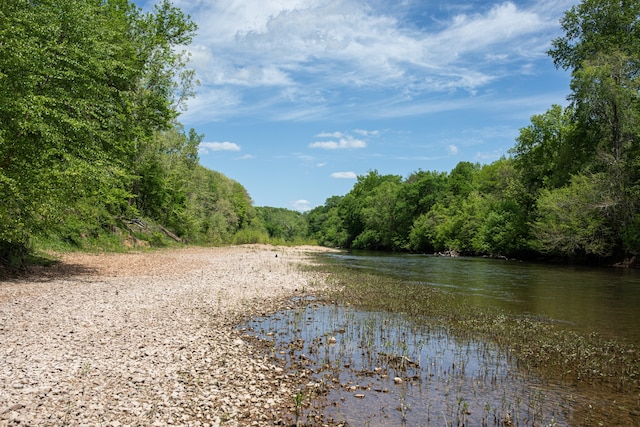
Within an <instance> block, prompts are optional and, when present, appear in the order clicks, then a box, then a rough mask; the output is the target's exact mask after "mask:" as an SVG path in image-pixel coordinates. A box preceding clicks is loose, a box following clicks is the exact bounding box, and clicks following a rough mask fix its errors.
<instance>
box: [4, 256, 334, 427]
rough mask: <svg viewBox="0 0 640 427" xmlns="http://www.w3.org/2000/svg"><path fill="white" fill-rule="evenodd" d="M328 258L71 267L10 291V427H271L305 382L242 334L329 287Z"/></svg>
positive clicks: (14, 284) (73, 261)
mask: <svg viewBox="0 0 640 427" xmlns="http://www.w3.org/2000/svg"><path fill="white" fill-rule="evenodd" d="M318 251H331V249H327V248H322V247H311V246H304V247H276V246H269V245H242V246H230V247H220V248H202V247H188V248H181V249H171V250H159V251H153V252H145V253H130V254H95V255H94V254H83V253H80V254H74V253H71V254H65V255H63V256H62V259H61V263H59V264H58V265H56V266H53V267H41V268H38V271H32V272H31V273H30V274H29V275H28V277H26V278H19V279H12V280H5V281H0V342H2V343H3V344H2V346H0V426H13V425H51V426H57V425H105V426H124V425H156V426H159V425H189V426H217V425H220V424H221V423H222V424H224V425H273V424H276V423H282V422H283V421H284V420H286V419H288V417H289V416H290V414H289V407H290V405H291V403H292V399H293V396H294V395H295V393H296V386H297V385H298V384H299V382H300V379H297V378H296V377H295V375H291V374H289V373H287V372H286V370H284V369H283V368H282V366H279V365H278V364H279V362H278V360H277V359H276V358H275V357H273V355H269V354H268V353H267V352H266V351H265V350H264V349H260V348H258V347H256V346H253V345H252V344H250V343H248V342H247V341H246V340H245V339H243V336H244V334H243V333H242V332H241V331H240V330H238V329H237V328H236V325H238V324H239V323H241V322H242V321H243V320H246V319H247V318H249V317H250V316H252V315H264V314H267V313H270V312H273V311H276V310H277V309H279V308H282V307H283V305H284V304H286V302H287V301H288V300H289V299H290V298H291V297H292V296H295V295H300V294H301V293H302V292H303V291H304V290H308V289H312V288H314V287H318V286H319V285H321V283H322V278H321V276H319V275H314V274H312V273H309V272H302V271H301V269H300V268H298V265H299V264H300V263H304V262H308V256H307V255H306V254H308V253H309V252H318Z"/></svg>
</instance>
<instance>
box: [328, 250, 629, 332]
mask: <svg viewBox="0 0 640 427" xmlns="http://www.w3.org/2000/svg"><path fill="white" fill-rule="evenodd" d="M327 256H328V257H330V259H331V260H333V261H337V262H339V263H341V264H344V265H349V266H351V267H357V268H362V269H366V270H369V271H371V272H378V273H379V274H384V275H389V276H394V277H397V278H398V279H402V280H409V281H412V282H415V283H421V284H424V285H425V286H434V287H437V288H441V289H444V290H447V291H448V292H452V293H456V294H460V295H461V296H464V297H465V300H466V301H468V302H469V303H470V304H474V305H477V306H480V307H486V306H495V307H499V308H501V309H503V310H505V311H508V312H510V313H513V314H528V315H532V316H540V317H544V318H549V319H551V320H555V321H558V322H567V323H569V324H571V325H573V326H575V327H576V328H581V329H584V330H589V331H593V332H597V333H600V334H602V335H604V336H608V337H611V338H615V339H618V340H625V341H628V342H631V343H635V344H640V271H638V270H633V269H619V268H603V267H586V266H565V265H552V264H542V263H532V262H520V261H512V260H501V259H488V258H476V257H453V258H451V257H440V256H432V255H414V254H390V253H379V252H364V251H363V252H349V253H336V254H329V255H327Z"/></svg>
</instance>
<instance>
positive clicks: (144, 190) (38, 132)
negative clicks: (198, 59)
mask: <svg viewBox="0 0 640 427" xmlns="http://www.w3.org/2000/svg"><path fill="white" fill-rule="evenodd" d="M0 22H2V23H3V25H2V26H1V27H0V201H1V202H0V264H4V265H13V266H20V265H22V264H24V263H28V262H30V261H29V260H30V257H31V256H32V255H33V253H34V251H35V252H36V253H37V249H42V248H49V249H58V250H70V249H74V248H79V249H83V250H92V249H102V250H105V249H106V250H123V249H125V248H126V247H128V246H132V245H133V246H163V245H167V244H171V242H173V241H174V240H175V241H178V242H190V243H196V244H225V243H245V242H255V241H259V242H267V241H272V240H273V241H276V242H282V241H284V240H292V241H298V242H303V241H305V240H304V239H305V238H306V232H305V230H306V225H305V224H301V218H302V216H301V214H298V217H296V216H295V215H293V214H291V213H290V212H281V213H280V214H281V215H280V216H282V219H279V218H276V217H278V215H275V214H269V211H268V210H267V209H265V210H260V209H257V208H255V207H254V206H253V205H252V201H251V198H250V197H249V194H248V193H247V191H246V189H245V188H244V187H243V186H242V185H241V184H240V183H238V182H236V181H233V180H231V179H229V178H227V177H226V176H224V175H222V174H220V173H218V172H215V171H212V170H209V169H206V168H204V167H203V166H202V165H200V163H199V158H198V147H199V144H200V142H201V141H202V139H203V135H199V134H198V133H197V132H196V131H195V130H194V129H190V130H188V131H187V130H185V129H183V127H182V125H181V124H180V123H179V122H178V121H177V118H178V116H179V114H180V112H181V110H182V109H183V107H184V102H185V100H186V99H188V98H189V97H191V96H193V94H194V87H195V86H196V84H197V82H196V81H195V80H194V73H193V71H192V70H190V69H188V68H187V65H188V59H189V58H188V56H187V54H186V53H184V52H183V50H182V47H184V46H186V45H188V44H189V43H190V41H191V39H192V37H193V35H194V34H195V31H196V25H195V24H194V23H193V22H192V21H191V19H190V17H189V16H186V15H184V14H183V13H182V11H181V10H180V9H178V8H176V7H174V6H172V5H171V4H170V3H169V1H168V0H163V1H161V2H159V3H158V4H157V5H156V6H155V8H154V10H153V11H152V12H149V13H143V12H142V11H141V10H140V9H138V8H137V7H136V6H135V5H134V4H133V3H132V2H130V1H129V0H45V1H37V2H32V1H28V0H7V1H3V2H1V4H0ZM302 222H304V221H302Z"/></svg>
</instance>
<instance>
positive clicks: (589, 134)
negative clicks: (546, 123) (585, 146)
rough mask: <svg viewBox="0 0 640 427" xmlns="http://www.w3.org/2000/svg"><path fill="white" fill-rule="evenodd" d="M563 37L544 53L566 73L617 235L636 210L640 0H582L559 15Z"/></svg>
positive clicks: (622, 232) (639, 182)
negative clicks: (608, 195)
mask: <svg viewBox="0 0 640 427" xmlns="http://www.w3.org/2000/svg"><path fill="white" fill-rule="evenodd" d="M561 23H562V27H563V29H564V31H565V35H564V36H563V37H560V38H558V39H556V40H554V41H553V48H552V49H551V50H550V52H549V54H550V55H551V56H552V57H553V59H554V62H555V64H556V66H558V67H562V68H564V69H569V70H571V71H572V81H571V89H572V93H571V95H570V96H569V99H570V100H571V101H572V104H573V107H574V109H575V111H576V120H577V126H578V127H579V128H580V129H582V130H584V133H585V136H586V138H587V139H588V140H589V144H590V145H591V146H592V147H593V151H592V159H593V161H592V165H593V166H592V167H591V169H590V171H591V173H594V174H595V173H603V174H604V175H599V176H600V179H599V181H602V180H605V181H608V183H607V184H606V185H604V186H605V187H606V188H607V190H608V191H609V193H610V196H611V197H612V203H611V204H610V205H609V206H608V207H607V214H608V216H610V217H612V218H613V221H612V222H611V223H610V224H609V225H610V227H613V233H614V234H615V235H617V236H619V237H618V239H617V240H618V241H617V244H616V246H617V247H618V250H620V251H624V250H629V248H625V243H624V240H623V239H622V238H621V237H620V236H623V235H625V234H628V233H627V230H629V227H631V228H633V227H632V225H631V224H633V223H634V221H635V219H634V218H636V215H637V214H638V209H639V207H638V200H639V199H638V194H639V191H638V188H639V187H640V174H639V172H638V157H639V155H640V151H639V150H640V149H639V148H638V146H639V145H640V92H639V90H640V3H638V2H637V1H632V0H622V1H620V0H616V1H614V0H584V1H583V2H582V3H581V4H579V5H577V6H574V7H572V8H571V9H570V10H569V11H567V12H566V13H565V16H564V18H563V20H562V21H561Z"/></svg>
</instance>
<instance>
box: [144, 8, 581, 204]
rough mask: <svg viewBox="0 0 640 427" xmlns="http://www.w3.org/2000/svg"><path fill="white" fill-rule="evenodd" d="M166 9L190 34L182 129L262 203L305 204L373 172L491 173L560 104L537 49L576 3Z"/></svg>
mask: <svg viewBox="0 0 640 427" xmlns="http://www.w3.org/2000/svg"><path fill="white" fill-rule="evenodd" d="M152 3H153V2H152V1H148V2H147V3H144V2H143V0H137V4H138V5H139V6H141V7H143V8H144V9H148V8H149V7H150V6H149V5H150V4H152ZM173 3H174V5H176V6H178V7H180V8H181V9H182V10H183V11H185V13H187V14H189V15H191V17H192V19H193V20H194V21H195V22H196V23H197V24H198V25H199V30H198V36H197V37H196V38H195V40H194V41H193V43H192V44H191V45H190V46H189V47H188V51H189V52H190V53H191V63H190V67H191V68H193V69H195V70H196V74H197V78H198V79H199V81H200V86H199V87H198V88H197V95H196V97H195V98H193V99H191V100H190V101H189V103H188V110H187V111H186V112H184V113H183V115H182V116H181V117H180V121H181V122H182V123H183V124H184V126H185V127H186V128H187V129H189V128H192V127H193V128H195V129H196V130H197V131H198V133H201V134H205V138H204V142H203V144H202V145H201V147H200V162H201V164H202V165H204V166H205V167H208V168H210V169H213V170H216V171H219V172H221V173H223V174H224V175H226V176H228V177H229V178H232V179H234V180H236V181H238V182H240V183H241V184H242V185H243V186H244V187H245V188H246V189H247V191H248V192H249V194H250V196H251V198H252V199H253V201H254V205H256V206H274V207H284V208H289V209H296V210H307V209H310V208H313V207H315V206H318V205H322V204H324V202H325V200H326V199H327V198H329V197H331V196H335V195H344V194H346V193H348V192H349V191H350V190H351V188H352V187H353V185H354V183H355V182H356V178H357V176H358V175H364V174H366V173H367V172H368V171H370V170H377V171H378V172H379V173H381V174H395V175H400V176H402V177H407V176H408V175H410V174H411V173H412V172H415V171H418V170H436V171H447V172H448V171H450V170H451V169H453V167H454V166H455V165H456V164H457V163H458V162H460V161H471V162H480V163H491V162H492V161H494V160H496V159H498V158H500V157H501V156H505V155H508V150H509V148H511V147H512V146H513V145H514V141H515V138H516V137H517V136H518V134H519V129H520V128H522V127H525V126H527V125H528V124H529V122H530V117H531V116H532V115H533V114H539V113H543V112H544V111H546V110H547V109H548V108H549V107H550V106H551V105H552V104H554V103H555V104H561V105H566V103H567V101H566V96H567V94H568V93H569V75H568V74H567V73H566V72H564V71H562V70H556V69H555V68H554V66H553V63H552V60H551V58H549V57H548V56H547V54H546V51H547V50H548V49H549V48H550V42H551V40H552V39H553V38H555V37H558V36H559V35H561V34H562V33H561V29H560V26H559V22H558V21H559V19H560V17H561V16H562V15H563V13H564V11H565V10H567V9H568V8H570V7H571V6H573V5H575V4H577V3H578V1H577V0H541V1H524V0H523V1H521V0H513V1H464V2H457V1H455V0H454V1H445V0H406V1H400V0H397V1H382V0H369V1H358V0H242V1H241V0H177V1H174V2H173Z"/></svg>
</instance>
